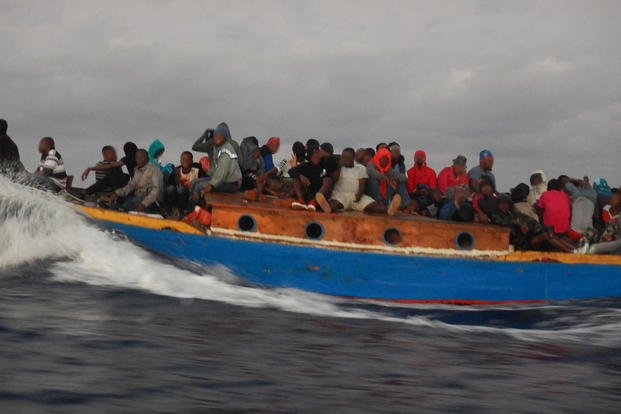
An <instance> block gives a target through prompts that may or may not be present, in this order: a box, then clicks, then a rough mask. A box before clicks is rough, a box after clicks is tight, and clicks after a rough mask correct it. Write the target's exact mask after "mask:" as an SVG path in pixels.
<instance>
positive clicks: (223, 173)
mask: <svg viewBox="0 0 621 414" xmlns="http://www.w3.org/2000/svg"><path fill="white" fill-rule="evenodd" d="M232 141H233V140H232V139H231V132H230V131H229V127H228V125H227V124H226V123H224V122H222V123H221V124H220V125H218V127H217V128H216V129H215V131H214V133H213V143H214V147H213V158H212V159H211V169H210V170H209V177H207V178H205V179H201V180H195V183H196V184H195V185H193V186H192V200H193V201H195V202H196V201H198V199H199V198H200V193H201V191H202V192H203V193H204V194H205V195H207V194H208V193H211V192H222V193H234V192H235V191H237V190H239V187H240V185H241V180H242V173H241V169H240V167H239V156H238V154H237V151H236V149H235V146H234V145H233V144H232Z"/></svg>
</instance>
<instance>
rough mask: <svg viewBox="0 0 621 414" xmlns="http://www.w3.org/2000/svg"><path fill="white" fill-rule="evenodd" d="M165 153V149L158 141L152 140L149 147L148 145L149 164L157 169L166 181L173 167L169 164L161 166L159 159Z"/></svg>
mask: <svg viewBox="0 0 621 414" xmlns="http://www.w3.org/2000/svg"><path fill="white" fill-rule="evenodd" d="M165 151H166V148H165V147H164V144H163V143H162V141H160V140H159V139H155V140H153V142H152V143H151V145H149V162H150V163H152V164H153V165H155V166H156V167H157V168H159V169H160V171H161V172H162V174H163V175H164V180H165V181H168V178H169V177H170V176H171V175H172V173H173V170H174V169H175V166H174V165H173V164H171V163H168V164H165V165H162V160H161V158H162V155H164V152H165Z"/></svg>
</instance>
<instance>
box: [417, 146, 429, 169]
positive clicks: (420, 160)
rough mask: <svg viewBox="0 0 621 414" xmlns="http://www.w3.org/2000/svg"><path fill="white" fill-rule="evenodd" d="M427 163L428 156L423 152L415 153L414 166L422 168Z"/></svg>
mask: <svg viewBox="0 0 621 414" xmlns="http://www.w3.org/2000/svg"><path fill="white" fill-rule="evenodd" d="M426 163H427V154H426V153H425V151H423V150H418V151H416V152H415V153H414V164H415V165H416V166H418V167H422V166H424V165H425V164H426Z"/></svg>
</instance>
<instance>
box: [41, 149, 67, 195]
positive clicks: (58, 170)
mask: <svg viewBox="0 0 621 414" xmlns="http://www.w3.org/2000/svg"><path fill="white" fill-rule="evenodd" d="M37 170H38V171H40V172H43V173H44V175H46V176H48V177H50V178H51V179H52V180H53V181H54V182H56V184H58V185H59V186H61V187H64V186H65V185H66V183H67V172H66V171H65V164H64V162H63V157H62V155H60V153H59V152H57V151H56V150H55V149H51V150H50V151H49V152H48V153H47V154H44V155H41V160H40V161H39V168H38V169H37Z"/></svg>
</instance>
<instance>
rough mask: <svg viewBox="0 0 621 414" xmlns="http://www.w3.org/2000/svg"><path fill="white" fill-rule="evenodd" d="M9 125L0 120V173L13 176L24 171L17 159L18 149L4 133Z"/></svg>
mask: <svg viewBox="0 0 621 414" xmlns="http://www.w3.org/2000/svg"><path fill="white" fill-rule="evenodd" d="M8 126H9V124H8V123H7V122H6V121H5V120H4V119H0V173H4V174H14V173H18V172H23V171H24V166H23V164H22V162H21V161H20V159H19V149H18V148H17V145H16V144H15V142H13V140H12V139H11V137H9V136H8V135H7V133H6V131H7V129H8Z"/></svg>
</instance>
